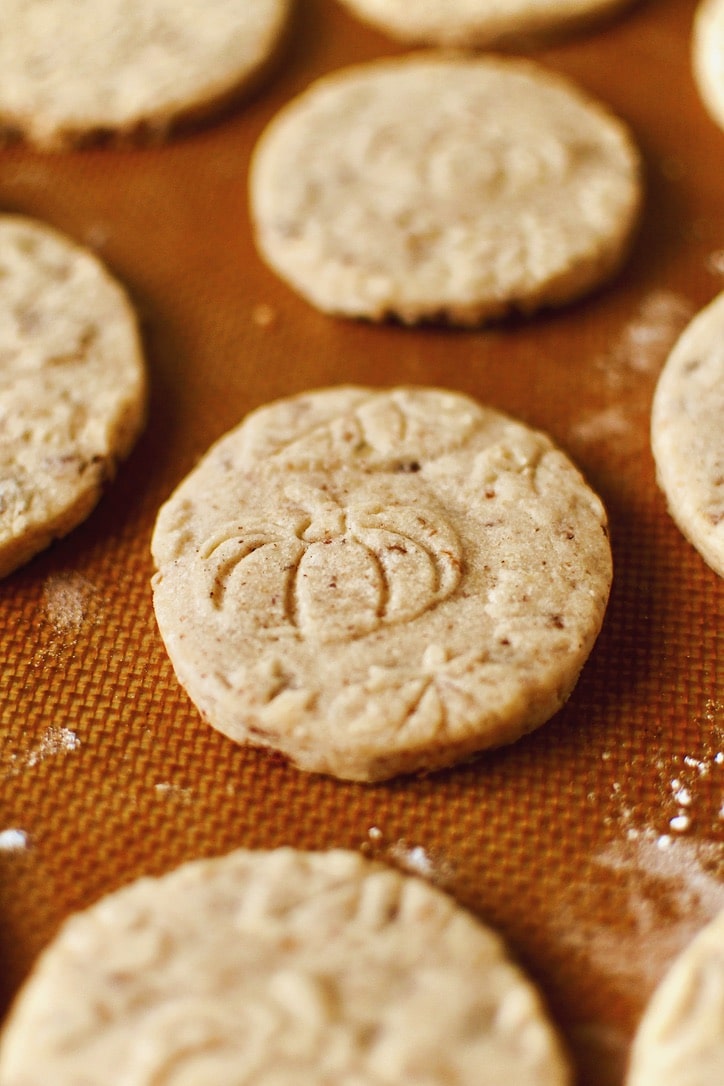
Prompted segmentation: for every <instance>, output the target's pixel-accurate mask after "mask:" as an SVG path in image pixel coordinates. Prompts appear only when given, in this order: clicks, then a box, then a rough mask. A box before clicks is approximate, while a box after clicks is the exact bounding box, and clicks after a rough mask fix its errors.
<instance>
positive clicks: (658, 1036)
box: [626, 913, 724, 1086]
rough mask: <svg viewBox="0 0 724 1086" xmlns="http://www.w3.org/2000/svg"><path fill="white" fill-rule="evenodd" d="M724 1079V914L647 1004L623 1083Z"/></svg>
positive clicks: (706, 1085) (658, 1085)
mask: <svg viewBox="0 0 724 1086" xmlns="http://www.w3.org/2000/svg"><path fill="white" fill-rule="evenodd" d="M721 1082H724V913H721V914H719V915H718V916H717V917H716V918H715V919H714V920H713V921H711V922H710V923H709V924H708V925H707V926H706V927H705V928H703V929H702V931H701V932H700V933H699V934H698V935H697V936H696V938H695V939H694V940H693V942H692V943H690V944H689V946H688V947H686V948H685V949H684V950H683V951H682V953H681V954H680V955H679V957H678V958H677V959H676V961H674V963H673V965H672V966H671V967H670V969H669V971H668V973H667V974H666V975H665V977H664V979H663V980H662V981H661V983H660V985H659V987H658V988H657V989H656V991H655V992H654V995H653V997H652V999H651V1001H650V1003H649V1005H648V1007H647V1008H646V1010H645V1012H644V1015H643V1018H642V1020H641V1023H640V1025H639V1028H638V1031H637V1034H636V1036H635V1038H634V1043H633V1047H632V1050H631V1059H630V1064H629V1071H628V1076H627V1078H626V1086H663V1084H664V1083H665V1084H666V1086H719V1084H720V1083H721Z"/></svg>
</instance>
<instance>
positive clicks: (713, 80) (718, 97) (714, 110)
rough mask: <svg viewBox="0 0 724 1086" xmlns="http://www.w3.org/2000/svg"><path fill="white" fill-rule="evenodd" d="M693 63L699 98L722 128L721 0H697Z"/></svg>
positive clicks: (723, 46) (723, 5) (723, 25)
mask: <svg viewBox="0 0 724 1086" xmlns="http://www.w3.org/2000/svg"><path fill="white" fill-rule="evenodd" d="M691 41H692V65H693V71H694V79H695V81H696V86H697V89H698V91H699V95H700V97H701V100H702V102H703V103H704V105H705V106H706V108H707V110H708V111H709V114H710V115H711V117H712V119H713V120H714V121H716V123H717V124H718V125H719V126H720V127H721V128H724V3H723V2H722V0H700V3H699V5H698V7H697V9H696V13H695V16H694V23H693V28H692V37H691Z"/></svg>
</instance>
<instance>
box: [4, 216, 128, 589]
mask: <svg viewBox="0 0 724 1086" xmlns="http://www.w3.org/2000/svg"><path fill="white" fill-rule="evenodd" d="M145 408H146V374H145V365H144V360H143V354H142V347H141V343H140V338H139V334H138V329H137V323H136V318H135V314H134V312H133V310H132V308H131V306H130V304H129V302H128V300H127V298H126V295H125V293H124V291H123V290H122V289H121V287H120V286H119V285H118V284H117V283H116V282H115V280H114V279H112V278H111V276H110V275H109V273H108V272H107V271H106V269H105V268H104V267H103V266H102V265H101V263H100V262H99V261H98V260H97V259H96V257H94V256H93V255H92V254H91V253H90V252H87V251H86V250H85V249H82V248H80V247H79V246H78V245H76V244H74V243H73V242H72V241H70V239H68V238H66V237H64V236H63V235H61V234H59V233H57V232H56V231H55V230H52V229H51V228H50V227H48V226H46V225H45V224H42V223H38V222H34V221H31V220H29V219H25V218H21V217H18V216H11V215H4V216H0V576H5V575H6V574H7V573H10V572H11V571H12V570H14V569H16V568H17V567H18V566H20V565H22V564H23V563H24V562H27V561H28V560H29V559H30V558H32V557H33V555H35V554H37V552H38V551H40V550H42V549H43V548H44V547H46V546H47V545H48V544H49V543H50V542H51V541H52V540H53V539H55V538H58V537H59V536H62V535H65V534H66V533H67V532H69V531H70V530H71V528H74V527H75V526H76V525H77V524H79V523H80V522H81V521H82V520H84V519H85V518H86V517H87V516H88V514H89V513H90V512H91V510H92V509H93V507H94V506H95V504H96V502H97V501H98V499H99V497H100V496H101V493H102V490H103V487H104V484H105V483H106V482H107V481H108V479H109V478H111V477H112V476H113V474H114V472H115V468H116V464H117V463H118V461H119V460H121V459H122V458H123V457H124V456H126V455H127V454H128V452H129V451H130V449H131V447H132V445H133V443H134V441H135V439H136V437H137V436H138V433H139V431H140V430H141V427H142V425H143V422H144V419H145Z"/></svg>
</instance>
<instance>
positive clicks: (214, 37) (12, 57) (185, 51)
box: [0, 0, 291, 151]
mask: <svg viewBox="0 0 724 1086" xmlns="http://www.w3.org/2000/svg"><path fill="white" fill-rule="evenodd" d="M290 3H291V0H44V2H43V3H37V2H35V3H28V0H3V12H2V15H3V32H2V35H0V128H2V129H4V130H5V131H6V132H11V133H16V134H19V135H21V136H22V137H24V138H25V139H27V140H28V141H29V142H31V143H33V144H35V145H36V146H37V147H39V148H41V149H43V150H51V151H56V150H63V149H65V148H66V147H70V146H73V145H76V144H78V143H83V142H87V141H88V140H89V139H94V138H96V137H97V136H99V135H105V136H108V135H113V136H135V137H140V136H145V137H146V138H148V137H149V136H151V135H153V136H154V137H156V138H158V137H160V136H163V135H165V134H166V133H167V132H168V130H169V128H170V127H171V126H172V125H173V124H175V123H176V122H177V121H178V120H180V119H181V118H186V117H188V116H201V115H205V114H207V113H209V112H210V111H211V110H213V109H215V108H216V107H218V106H220V105H221V104H222V103H224V102H226V101H227V100H228V99H229V98H230V97H231V96H232V95H234V94H236V93H237V92H238V91H240V90H241V89H242V88H244V87H245V86H247V85H248V83H249V82H250V81H252V80H253V79H255V78H256V76H257V75H258V74H259V73H260V71H261V70H262V69H263V68H264V67H265V65H266V64H267V62H268V61H269V59H270V58H271V56H272V55H273V53H274V51H275V48H276V45H277V43H278V41H279V40H280V38H281V36H282V32H283V29H284V27H285V25H286V22H287V17H288V13H289V10H290Z"/></svg>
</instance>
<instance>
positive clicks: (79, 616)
mask: <svg viewBox="0 0 724 1086" xmlns="http://www.w3.org/2000/svg"><path fill="white" fill-rule="evenodd" d="M97 604H98V592H97V589H96V588H95V586H94V585H92V584H91V582H90V581H88V580H87V579H86V578H85V577H83V576H82V575H81V574H79V573H55V574H52V575H51V576H50V577H48V578H47V579H46V581H45V583H44V584H43V606H44V608H45V617H46V618H47V620H48V622H49V623H50V625H51V626H53V627H54V629H55V630H56V631H57V632H58V633H78V632H79V631H80V629H81V627H82V626H83V625H84V623H85V622H87V621H88V620H89V619H91V618H92V619H94V620H95V618H96V616H97Z"/></svg>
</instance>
